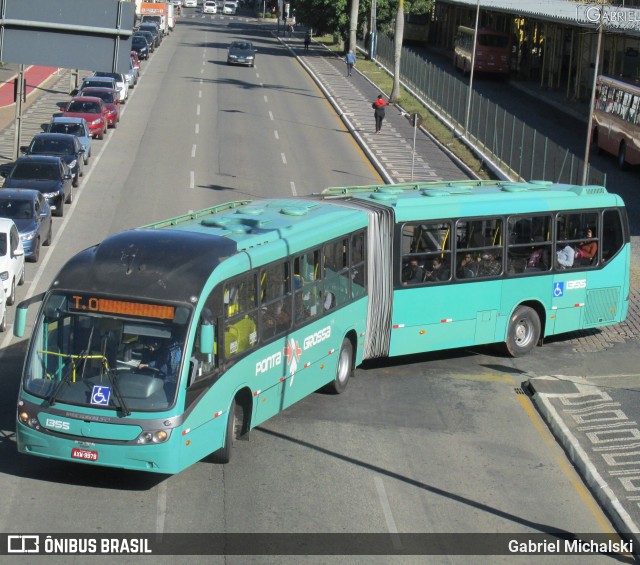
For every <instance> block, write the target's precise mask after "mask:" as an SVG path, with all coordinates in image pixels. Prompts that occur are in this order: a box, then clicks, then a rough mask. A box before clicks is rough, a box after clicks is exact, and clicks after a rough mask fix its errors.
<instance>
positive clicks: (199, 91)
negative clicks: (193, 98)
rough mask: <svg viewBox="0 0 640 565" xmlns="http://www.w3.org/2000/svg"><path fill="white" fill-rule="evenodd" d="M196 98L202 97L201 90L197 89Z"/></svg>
mask: <svg viewBox="0 0 640 565" xmlns="http://www.w3.org/2000/svg"><path fill="white" fill-rule="evenodd" d="M198 98H202V90H198Z"/></svg>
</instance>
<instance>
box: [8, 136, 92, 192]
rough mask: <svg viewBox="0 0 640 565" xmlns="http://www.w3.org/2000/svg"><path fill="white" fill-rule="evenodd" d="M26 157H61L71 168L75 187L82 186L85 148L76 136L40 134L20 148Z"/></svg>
mask: <svg viewBox="0 0 640 565" xmlns="http://www.w3.org/2000/svg"><path fill="white" fill-rule="evenodd" d="M20 152H21V153H23V154H24V155H55V156H57V157H60V158H61V159H62V160H63V161H64V162H65V163H66V164H67V167H69V170H70V171H71V174H72V175H73V181H72V182H73V186H78V185H79V184H80V177H81V176H82V175H83V174H84V159H83V158H82V155H83V153H84V148H83V147H82V144H81V143H80V141H79V140H78V138H77V137H76V136H75V135H70V134H68V133H38V134H36V135H34V136H33V138H32V139H31V143H30V144H29V145H23V146H22V147H20Z"/></svg>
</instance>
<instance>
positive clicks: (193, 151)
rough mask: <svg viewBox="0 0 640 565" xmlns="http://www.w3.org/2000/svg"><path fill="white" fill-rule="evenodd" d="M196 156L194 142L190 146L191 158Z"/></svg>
mask: <svg viewBox="0 0 640 565" xmlns="http://www.w3.org/2000/svg"><path fill="white" fill-rule="evenodd" d="M195 156H196V144H195V143H194V144H193V147H191V158H192V159H193V158H194V157H195Z"/></svg>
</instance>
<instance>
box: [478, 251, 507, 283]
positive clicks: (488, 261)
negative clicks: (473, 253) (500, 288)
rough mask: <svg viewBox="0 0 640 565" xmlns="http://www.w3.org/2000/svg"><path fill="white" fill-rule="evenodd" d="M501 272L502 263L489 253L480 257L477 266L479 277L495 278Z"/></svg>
mask: <svg viewBox="0 0 640 565" xmlns="http://www.w3.org/2000/svg"><path fill="white" fill-rule="evenodd" d="M501 272H502V263H501V262H500V261H499V260H498V259H497V258H496V256H495V255H494V254H493V253H492V252H491V251H489V252H486V253H484V254H483V255H482V258H481V261H480V264H479V265H478V276H479V277H495V276H497V275H499V274H500V273H501Z"/></svg>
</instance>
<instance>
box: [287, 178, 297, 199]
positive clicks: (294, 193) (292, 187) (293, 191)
mask: <svg viewBox="0 0 640 565" xmlns="http://www.w3.org/2000/svg"><path fill="white" fill-rule="evenodd" d="M289 184H290V185H291V194H293V195H294V196H298V193H297V191H296V185H295V183H294V182H293V181H291V182H290V183H289Z"/></svg>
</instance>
